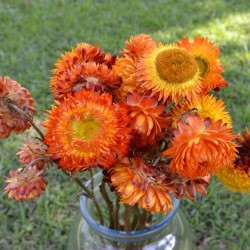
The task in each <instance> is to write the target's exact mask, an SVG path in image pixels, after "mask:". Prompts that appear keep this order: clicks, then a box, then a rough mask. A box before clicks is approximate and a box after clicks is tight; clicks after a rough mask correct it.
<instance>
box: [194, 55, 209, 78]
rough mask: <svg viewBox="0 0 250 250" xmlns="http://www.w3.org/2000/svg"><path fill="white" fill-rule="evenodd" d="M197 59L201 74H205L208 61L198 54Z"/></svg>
mask: <svg viewBox="0 0 250 250" xmlns="http://www.w3.org/2000/svg"><path fill="white" fill-rule="evenodd" d="M195 61H196V63H197V64H198V67H199V70H200V75H201V76H204V75H205V74H206V73H207V71H208V62H207V61H206V60H205V59H204V58H201V57H198V56H197V57H195Z"/></svg>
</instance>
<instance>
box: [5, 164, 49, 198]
mask: <svg viewBox="0 0 250 250" xmlns="http://www.w3.org/2000/svg"><path fill="white" fill-rule="evenodd" d="M43 175H44V171H43V170H38V169H37V167H36V166H35V165H34V166H32V167H29V168H25V169H23V168H19V169H17V170H10V177H5V182H7V183H8V185H7V186H6V187H5V189H4V193H8V198H9V199H16V200H17V201H23V200H31V199H34V198H35V197H37V196H39V195H40V194H42V193H43V192H44V191H45V186H46V185H47V181H46V180H45V179H44V176H43Z"/></svg>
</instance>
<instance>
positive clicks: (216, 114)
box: [171, 95, 232, 128]
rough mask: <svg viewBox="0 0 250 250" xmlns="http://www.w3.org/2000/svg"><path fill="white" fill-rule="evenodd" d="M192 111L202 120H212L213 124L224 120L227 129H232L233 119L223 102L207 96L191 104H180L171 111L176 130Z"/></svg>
mask: <svg viewBox="0 0 250 250" xmlns="http://www.w3.org/2000/svg"><path fill="white" fill-rule="evenodd" d="M190 110H196V112H197V114H198V115H199V116H200V117H201V118H202V119H206V118H210V119H211V122H212V123H214V122H217V121H219V120H222V124H225V123H226V124H227V128H232V125H231V117H230V115H229V113H228V112H227V111H226V109H225V105H224V102H223V100H222V99H220V100H216V98H215V97H214V96H213V95H205V96H202V97H200V98H196V99H194V100H192V101H191V102H184V103H179V104H178V105H177V106H176V107H175V108H173V109H171V114H172V119H173V123H172V126H173V127H174V128H176V127H177V122H178V121H179V120H180V119H182V118H183V115H185V114H186V113H188V112H189V111H190Z"/></svg>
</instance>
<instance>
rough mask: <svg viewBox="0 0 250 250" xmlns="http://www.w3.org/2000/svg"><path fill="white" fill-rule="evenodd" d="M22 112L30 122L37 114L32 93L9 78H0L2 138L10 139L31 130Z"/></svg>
mask: <svg viewBox="0 0 250 250" xmlns="http://www.w3.org/2000/svg"><path fill="white" fill-rule="evenodd" d="M16 109H19V110H21V112H23V113H24V114H25V115H26V116H27V117H28V118H29V119H30V120H31V119H32V117H33V113H35V111H36V110H35V108H34V99H33V98H32V96H31V94H30V92H29V91H28V90H27V89H26V88H23V87H22V86H21V85H20V84H19V83H18V82H16V81H14V80H12V79H10V78H9V77H8V76H6V77H4V78H2V77H1V76H0V138H8V137H9V135H10V133H11V132H12V131H13V132H15V133H16V134H19V133H22V132H24V131H25V130H26V129H29V128H30V126H31V125H30V123H29V121H28V120H27V119H26V118H25V117H24V116H23V115H22V114H20V112H18V111H17V110H16Z"/></svg>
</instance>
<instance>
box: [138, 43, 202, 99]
mask: <svg viewBox="0 0 250 250" xmlns="http://www.w3.org/2000/svg"><path fill="white" fill-rule="evenodd" d="M136 74H137V81H138V82H139V84H140V86H141V87H142V88H143V89H144V90H145V91H150V92H151V95H154V96H156V97H157V98H158V100H159V101H160V100H162V101H163V102H165V101H166V100H168V101H169V100H173V101H174V102H176V103H177V102H179V101H180V98H181V97H183V98H186V99H188V100H191V99H192V98H193V97H196V96H197V95H198V94H199V93H200V91H201V81H200V77H199V75H200V71H199V67H198V64H197V62H196V61H195V59H194V57H193V56H192V55H190V54H189V53H188V52H187V51H186V50H185V49H183V48H179V47H178V46H175V45H161V44H160V45H159V46H158V48H156V49H154V50H152V51H151V52H150V53H147V54H146V53H145V54H144V56H143V57H142V58H141V60H140V61H139V63H138V65H137V71H136Z"/></svg>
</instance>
